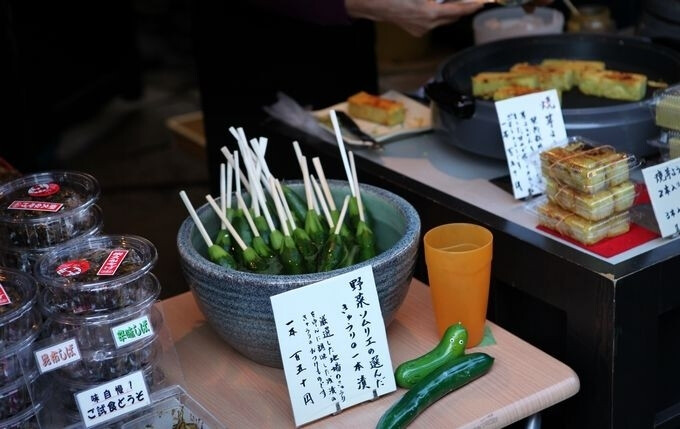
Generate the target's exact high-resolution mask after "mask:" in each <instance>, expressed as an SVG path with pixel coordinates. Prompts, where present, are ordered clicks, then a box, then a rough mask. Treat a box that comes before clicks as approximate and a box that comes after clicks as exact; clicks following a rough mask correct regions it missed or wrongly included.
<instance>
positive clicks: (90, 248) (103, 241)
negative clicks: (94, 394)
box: [34, 235, 164, 423]
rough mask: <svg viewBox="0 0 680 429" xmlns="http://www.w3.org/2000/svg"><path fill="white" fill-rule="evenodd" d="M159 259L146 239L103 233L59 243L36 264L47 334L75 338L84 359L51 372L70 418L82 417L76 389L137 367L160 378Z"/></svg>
mask: <svg viewBox="0 0 680 429" xmlns="http://www.w3.org/2000/svg"><path fill="white" fill-rule="evenodd" d="M156 260H157V252H156V249H155V247H154V246H153V244H152V243H151V242H149V241H148V240H146V239H144V238H142V237H138V236H133V235H99V236H95V237H88V238H83V239H81V240H77V241H76V242H73V243H70V244H67V245H64V246H60V247H59V248H55V249H53V250H51V251H49V252H47V253H45V254H44V255H43V256H42V257H41V258H40V260H38V261H37V263H36V264H35V266H34V275H35V277H36V279H37V281H38V282H39V283H40V285H41V286H42V287H43V290H42V291H41V292H40V294H39V305H40V308H41V309H42V312H43V314H44V316H45V322H44V324H45V327H44V329H43V331H44V333H45V336H46V337H48V338H51V339H53V342H55V343H56V342H58V341H60V340H62V339H64V338H75V339H76V342H77V344H78V348H79V350H80V354H81V357H82V358H81V359H80V360H79V361H77V362H74V363H71V364H69V365H66V366H63V367H61V368H59V369H57V370H54V371H53V373H54V375H53V377H54V380H55V384H56V385H58V386H59V387H60V389H61V391H62V393H63V394H62V401H63V407H64V409H65V413H66V415H68V416H69V418H70V423H73V422H77V421H79V420H80V417H79V414H78V408H77V404H76V403H75V400H74V396H73V395H74V393H77V392H80V391H83V390H87V389H89V388H92V387H96V386H98V385H100V384H102V383H104V382H106V381H110V380H113V379H116V378H118V377H121V376H124V375H127V374H129V373H131V372H134V371H138V370H141V371H143V374H144V378H145V381H146V383H147V386H148V388H149V389H150V390H151V389H153V388H156V387H158V386H160V385H162V384H163V381H164V375H163V373H162V371H161V370H160V369H159V368H158V367H157V365H156V363H157V361H158V360H159V358H160V355H161V354H162V345H161V342H160V341H158V333H159V332H160V330H161V327H162V324H163V320H162V316H161V313H160V312H159V311H158V310H157V308H156V307H154V305H153V304H154V302H155V301H156V299H157V298H158V296H159V294H160V284H159V282H158V280H157V279H156V277H155V276H154V275H153V274H152V273H151V269H152V268H153V266H154V265H155V263H156ZM47 341H49V340H47Z"/></svg>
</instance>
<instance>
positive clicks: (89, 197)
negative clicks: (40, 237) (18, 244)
mask: <svg viewBox="0 0 680 429" xmlns="http://www.w3.org/2000/svg"><path fill="white" fill-rule="evenodd" d="M99 193H100V189H99V183H98V182H97V180H96V179H95V178H94V177H93V176H91V175H89V174H87V173H80V172H74V171H51V172H45V173H35V174H29V175H26V176H22V177H19V178H18V179H14V180H12V181H11V182H8V183H5V184H4V185H2V186H0V222H5V223H21V224H23V223H42V222H44V221H45V220H46V219H49V218H55V217H65V216H70V215H72V214H73V213H74V212H80V211H82V210H86V209H87V208H88V207H90V206H92V205H93V204H94V203H95V201H97V199H98V198H99Z"/></svg>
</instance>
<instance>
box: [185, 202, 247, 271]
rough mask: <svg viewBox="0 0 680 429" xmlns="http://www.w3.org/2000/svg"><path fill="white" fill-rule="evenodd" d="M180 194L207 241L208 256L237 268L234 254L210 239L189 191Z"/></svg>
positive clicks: (216, 261) (218, 262) (224, 265)
mask: <svg viewBox="0 0 680 429" xmlns="http://www.w3.org/2000/svg"><path fill="white" fill-rule="evenodd" d="M179 196H180V198H181V199H182V202H183V203H184V205H185V206H186V208H187V211H189V215H190V216H191V218H192V219H193V220H194V224H195V225H196V228H197V229H198V232H199V233H200V234H201V237H203V241H205V244H206V246H207V247H208V258H209V259H210V261H212V262H214V263H216V264H218V265H221V266H223V267H227V268H236V261H235V260H234V258H233V256H232V255H231V254H229V253H228V252H227V251H226V250H224V249H223V248H222V247H220V246H218V245H216V244H214V243H213V241H212V240H211V239H210V236H209V235H208V232H207V231H206V230H205V227H204V226H203V223H202V222H201V220H200V219H199V217H198V214H196V210H195V209H194V206H192V205H191V201H189V197H188V196H187V193H186V192H184V191H180V193H179Z"/></svg>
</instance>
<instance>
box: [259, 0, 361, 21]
mask: <svg viewBox="0 0 680 429" xmlns="http://www.w3.org/2000/svg"><path fill="white" fill-rule="evenodd" d="M368 1H370V0H368ZM252 2H253V3H254V4H255V5H257V6H259V7H260V8H261V9H263V10H266V11H269V12H274V13H277V14H280V15H283V16H287V17H290V18H296V19H299V20H302V21H306V22H311V23H314V24H319V25H348V24H350V23H351V21H352V18H351V17H350V16H349V15H348V14H347V9H346V8H345V0H252Z"/></svg>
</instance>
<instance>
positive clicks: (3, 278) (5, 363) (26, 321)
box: [0, 268, 46, 428]
mask: <svg viewBox="0 0 680 429" xmlns="http://www.w3.org/2000/svg"><path fill="white" fill-rule="evenodd" d="M36 292H37V285H36V283H35V280H33V278H32V277H31V276H29V275H28V274H26V273H23V272H21V271H18V270H12V269H6V268H0V428H32V427H38V425H37V418H36V414H37V412H38V410H39V409H40V407H42V404H43V403H42V400H43V399H44V398H43V397H42V394H43V393H45V392H46V390H45V388H44V387H41V386H38V384H39V383H43V382H44V381H45V380H44V379H41V380H40V381H38V373H37V372H25V371H24V368H26V367H27V365H26V362H27V360H29V359H32V356H33V355H32V353H31V346H32V344H33V343H34V342H35V341H36V338H37V337H38V335H39V331H40V327H41V320H42V317H41V315H40V310H39V308H38V307H37V305H36V296H37V295H36Z"/></svg>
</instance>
